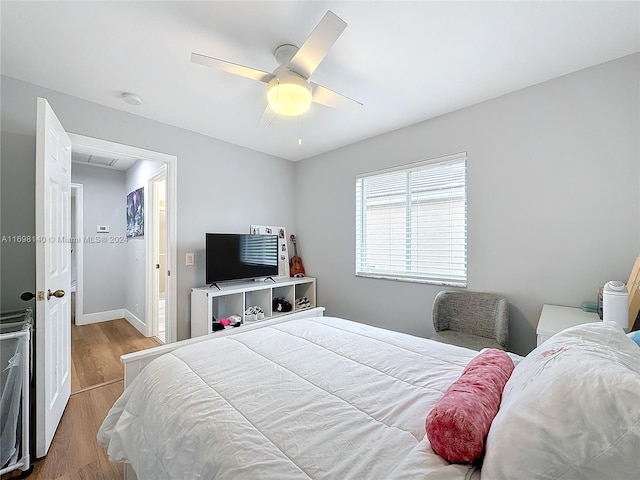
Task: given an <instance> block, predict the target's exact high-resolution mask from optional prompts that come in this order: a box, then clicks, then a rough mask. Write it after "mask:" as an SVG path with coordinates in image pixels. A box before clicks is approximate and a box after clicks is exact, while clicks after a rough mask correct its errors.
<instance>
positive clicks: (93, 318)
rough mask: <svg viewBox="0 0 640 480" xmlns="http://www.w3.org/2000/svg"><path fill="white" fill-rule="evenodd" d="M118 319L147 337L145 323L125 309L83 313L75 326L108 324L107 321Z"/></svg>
mask: <svg viewBox="0 0 640 480" xmlns="http://www.w3.org/2000/svg"><path fill="white" fill-rule="evenodd" d="M118 318H124V319H125V320H126V321H127V322H129V323H130V324H131V325H133V326H134V327H135V329H136V330H138V331H139V332H140V333H141V334H142V335H144V336H145V337H146V336H147V326H146V325H145V323H144V322H143V321H142V320H140V319H139V318H138V317H136V316H135V315H134V314H133V313H131V312H130V311H129V310H127V309H126V308H119V309H117V310H107V311H105V312H96V313H85V314H84V315H82V320H81V321H78V319H76V325H89V324H91V323H100V322H108V321H109V320H116V319H118Z"/></svg>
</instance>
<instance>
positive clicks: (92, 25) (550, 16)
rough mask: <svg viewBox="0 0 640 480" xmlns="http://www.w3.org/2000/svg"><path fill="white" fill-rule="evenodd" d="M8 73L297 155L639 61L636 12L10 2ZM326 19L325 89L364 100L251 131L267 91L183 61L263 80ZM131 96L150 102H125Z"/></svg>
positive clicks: (531, 5) (503, 6) (559, 5)
mask: <svg viewBox="0 0 640 480" xmlns="http://www.w3.org/2000/svg"><path fill="white" fill-rule="evenodd" d="M0 8H1V16H0V21H1V30H2V36H1V41H2V51H1V54H2V56H1V57H0V58H1V67H2V74H5V75H8V76H10V77H14V78H17V79H20V80H24V81H27V82H31V83H35V84H38V85H42V86H44V87H47V88H50V89H53V90H57V91H60V92H63V93H66V94H69V95H74V96H76V97H80V98H83V99H86V100H90V101H92V102H96V103H99V104H103V105H106V106H109V107H113V108H116V109H119V110H124V111H127V112H131V113H135V114H137V115H141V116H143V117H147V118H151V119H154V120H158V121H160V122H164V123H168V124H171V125H175V126H177V127H181V128H185V129H188V130H192V131H195V132H199V133H202V134H204V135H208V136H211V137H215V138H219V139H222V140H225V141H227V142H231V143H234V144H237V145H242V146H244V147H247V148H251V149H254V150H258V151H261V152H265V153H269V154H272V155H275V156H278V157H281V158H285V159H289V160H300V159H303V158H307V157H311V156H314V155H317V154H319V153H323V152H326V151H329V150H332V149H335V148H338V147H341V146H344V145H348V144H351V143H354V142H357V141H360V140H363V139H366V138H369V137H372V136H375V135H379V134H381V133H384V132H388V131H391V130H395V129H397V128H401V127H404V126H407V125H411V124H414V123H417V122H420V121H422V120H426V119H429V118H432V117H435V116H438V115H441V114H444V113H447V112H450V111H453V110H456V109H459V108H462V107H465V106H467V105H471V104H474V103H478V102H481V101H483V100H487V99H490V98H493V97H496V96H499V95H502V94H505V93H508V92H511V91H514V90H518V89H521V88H523V87H527V86H530V85H533V84H536V83H539V82H542V81H545V80H548V79H551V78H554V77H558V76H560V75H564V74H567V73H570V72H574V71H576V70H580V69H583V68H586V67H589V66H592V65H596V64H598V63H602V62H605V61H608V60H612V59H614V58H618V57H621V56H624V55H628V54H631V53H634V52H638V51H640V33H639V32H640V2H638V1H623V2H611V1H604V2H597V1H587V2H555V1H538V2H509V1H507V2H504V1H503V2H481V1H473V2H453V1H446V2H429V1H422V2H417V1H413V2H401V1H386V2H385V1H368V2H364V1H357V2H346V1H338V2H335V1H334V2H309V1H286V2H244V1H232V2H183V1H174V2H147V1H139V2H118V1H108V2H8V1H2V2H1V3H0ZM327 10H332V11H333V12H334V13H336V14H337V15H338V16H339V17H341V18H342V19H343V20H344V21H345V22H347V24H348V26H347V28H346V30H345V31H344V33H343V34H342V36H341V37H340V38H339V39H338V41H337V42H336V43H335V45H334V46H333V48H332V50H331V51H330V53H329V55H328V56H327V57H326V58H325V59H324V61H323V62H322V63H321V64H320V66H319V67H318V69H317V70H316V72H315V73H314V75H313V76H312V79H313V80H314V81H315V82H316V83H320V84H321V85H323V86H325V87H327V88H330V89H332V90H335V91H338V92H340V93H342V94H344V95H347V96H349V97H352V98H354V99H356V100H359V101H360V102H362V103H363V104H364V106H363V107H360V108H359V109H357V110H356V111H351V110H346V111H341V110H334V109H331V108H328V107H324V106H322V105H313V106H312V108H311V110H310V111H309V112H307V113H306V114H305V115H304V116H303V117H302V118H301V121H300V129H301V136H302V139H303V144H302V145H298V141H297V139H298V128H299V127H298V120H297V119H295V118H293V119H292V118H288V119H285V118H279V119H276V121H274V123H273V124H272V125H271V126H267V127H262V126H258V121H259V119H260V117H261V115H262V112H263V110H264V107H265V105H266V100H265V86H264V84H261V83H258V82H255V81H252V80H249V79H245V78H241V77H237V76H234V75H231V74H229V73H225V72H221V71H217V70H214V69H210V68H207V67H204V66H202V65H197V64H194V63H191V62H190V55H191V52H197V53H201V54H204V55H209V56H212V57H217V58H221V59H224V60H229V61H232V62H235V63H239V64H242V65H247V66H251V67H254V68H258V69H260V70H265V71H272V70H273V69H274V68H275V67H276V66H277V64H276V61H275V59H274V57H273V50H274V49H275V48H276V47H277V46H278V45H281V44H284V43H292V44H295V45H297V46H299V45H300V44H301V43H302V42H303V41H304V40H305V38H306V37H307V35H308V34H309V33H310V32H311V31H312V30H313V28H314V27H315V25H316V24H317V23H318V22H319V20H320V18H322V16H323V15H324V13H325V12H326V11H327ZM122 92H134V93H136V94H138V95H140V96H141V97H142V98H143V101H144V103H143V104H142V105H141V106H137V107H136V106H132V105H128V104H126V103H124V102H123V101H122V100H121V98H120V96H121V94H122Z"/></svg>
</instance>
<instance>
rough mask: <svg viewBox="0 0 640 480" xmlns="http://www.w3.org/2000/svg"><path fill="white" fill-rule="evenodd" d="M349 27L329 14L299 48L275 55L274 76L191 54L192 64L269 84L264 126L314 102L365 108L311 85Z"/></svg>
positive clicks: (280, 49)
mask: <svg viewBox="0 0 640 480" xmlns="http://www.w3.org/2000/svg"><path fill="white" fill-rule="evenodd" d="M346 27H347V24H346V23H345V22H344V21H343V20H342V19H341V18H340V17H338V16H337V15H336V14H335V13H333V12H332V11H330V10H329V11H327V13H326V14H325V15H324V17H322V20H320V23H318V25H316V27H315V28H314V29H313V31H312V32H311V34H310V35H309V37H308V38H307V39H306V40H305V41H304V43H303V44H302V46H301V47H300V48H298V47H296V46H294V45H288V44H286V45H280V46H279V47H278V48H276V50H275V52H274V54H275V57H276V61H277V62H278V64H279V66H278V67H277V68H276V69H275V70H274V71H273V72H272V73H269V72H263V71H262V70H257V69H255V68H251V67H245V66H243V65H238V64H236V63H232V62H227V61H225V60H220V59H218V58H212V57H208V56H206V55H201V54H199V53H192V54H191V61H192V62H194V63H199V64H201V65H206V66H208V67H214V68H219V69H220V70H224V71H225V72H229V73H233V74H234V75H239V76H241V77H246V78H251V79H253V80H258V81H259V82H263V83H266V84H267V101H268V104H267V108H266V109H265V112H264V114H263V116H262V119H261V123H264V121H265V120H269V121H270V120H273V118H274V117H275V116H276V114H280V115H288V116H298V115H302V114H303V113H304V112H306V111H307V110H308V109H309V107H310V105H311V102H315V103H319V104H321V105H326V106H328V107H333V108H344V107H357V106H361V105H362V104H361V103H360V102H358V101H356V100H353V99H352V98H349V97H346V96H344V95H341V94H339V93H336V92H334V91H333V90H329V89H328V88H326V87H323V86H322V85H318V84H317V83H314V82H311V81H309V77H311V75H312V74H313V72H314V71H315V70H316V68H318V65H320V62H322V60H323V59H324V57H326V55H327V54H328V53H329V50H330V49H331V47H332V46H333V44H334V43H335V42H336V40H337V39H338V37H339V36H340V35H341V34H342V32H343V31H344V29H345V28H346ZM269 123H270V122H269Z"/></svg>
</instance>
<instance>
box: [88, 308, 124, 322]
mask: <svg viewBox="0 0 640 480" xmlns="http://www.w3.org/2000/svg"><path fill="white" fill-rule="evenodd" d="M117 318H125V316H124V309H123V308H119V309H117V310H107V311H105V312H96V313H85V314H83V315H82V320H81V321H78V319H76V324H77V325H89V324H90V323H100V322H107V321H109V320H115V319H117Z"/></svg>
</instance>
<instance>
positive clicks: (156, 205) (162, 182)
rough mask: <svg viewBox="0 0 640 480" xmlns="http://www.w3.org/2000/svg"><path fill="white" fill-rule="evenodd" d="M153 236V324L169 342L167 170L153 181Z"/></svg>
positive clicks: (154, 331) (151, 221)
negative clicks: (167, 314)
mask: <svg viewBox="0 0 640 480" xmlns="http://www.w3.org/2000/svg"><path fill="white" fill-rule="evenodd" d="M149 193H150V202H149V204H150V206H151V216H150V217H151V218H150V228H149V230H150V231H151V232H153V233H152V235H151V238H150V241H149V243H150V245H151V257H152V258H151V262H150V269H151V278H152V280H151V289H150V296H151V298H150V303H151V308H150V311H151V318H150V320H151V322H152V332H153V335H154V336H155V337H157V338H158V339H159V340H160V341H161V342H162V343H165V342H166V313H165V312H166V305H167V302H166V292H167V281H166V280H167V212H166V200H167V173H166V168H164V167H163V168H162V170H161V171H160V172H159V173H157V174H156V175H154V176H153V177H152V178H151V179H150V180H149Z"/></svg>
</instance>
